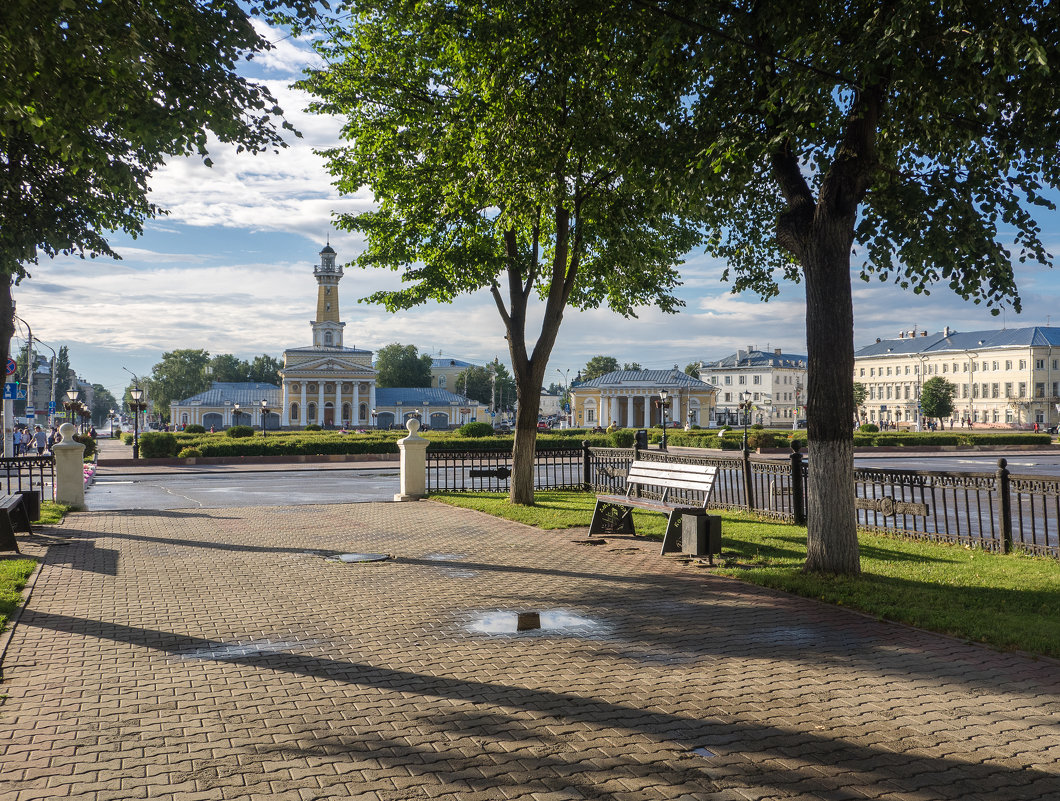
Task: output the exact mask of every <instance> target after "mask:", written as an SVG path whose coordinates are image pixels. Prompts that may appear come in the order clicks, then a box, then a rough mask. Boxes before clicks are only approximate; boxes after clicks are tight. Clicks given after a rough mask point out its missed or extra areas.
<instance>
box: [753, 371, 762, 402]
mask: <svg viewBox="0 0 1060 801" xmlns="http://www.w3.org/2000/svg"><path fill="white" fill-rule="evenodd" d="M756 377H757V376H756ZM761 399H762V397H761V393H759V392H756V393H755V394H754V396H753V397H752V398H751V400H761Z"/></svg>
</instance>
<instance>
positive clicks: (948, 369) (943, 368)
mask: <svg viewBox="0 0 1060 801" xmlns="http://www.w3.org/2000/svg"><path fill="white" fill-rule="evenodd" d="M949 371H950V366H949V365H948V364H946V362H943V363H942V372H944V373H948V372H949Z"/></svg>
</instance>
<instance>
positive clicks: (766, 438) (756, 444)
mask: <svg viewBox="0 0 1060 801" xmlns="http://www.w3.org/2000/svg"><path fill="white" fill-rule="evenodd" d="M747 444H748V445H749V446H750V447H751V448H774V447H776V444H777V442H776V437H775V436H774V435H773V432H772V431H752V432H751V433H750V434H748V435H747Z"/></svg>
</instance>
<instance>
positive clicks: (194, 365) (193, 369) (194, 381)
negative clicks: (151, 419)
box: [147, 349, 210, 418]
mask: <svg viewBox="0 0 1060 801" xmlns="http://www.w3.org/2000/svg"><path fill="white" fill-rule="evenodd" d="M209 362H210V354H209V353H207V352H206V351H204V350H191V349H184V350H173V351H169V352H167V353H163V354H162V361H160V362H158V364H156V365H155V366H154V367H152V368H151V377H150V378H149V379H148V380H147V391H148V394H149V396H150V398H151V400H152V401H153V402H154V406H155V409H157V410H160V411H162V412H163V415H164V416H165V417H167V418H168V411H169V405H170V404H171V403H172V402H173V401H178V400H184V399H185V398H189V397H191V396H192V395H197V394H198V393H200V392H204V391H205V390H207V389H209V388H210V376H209V375H208V374H207V371H206V366H207V365H208V364H209Z"/></svg>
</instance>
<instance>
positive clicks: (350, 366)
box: [283, 356, 375, 378]
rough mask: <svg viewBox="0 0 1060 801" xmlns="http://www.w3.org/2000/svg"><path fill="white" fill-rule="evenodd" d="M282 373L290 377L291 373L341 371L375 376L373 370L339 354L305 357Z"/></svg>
mask: <svg viewBox="0 0 1060 801" xmlns="http://www.w3.org/2000/svg"><path fill="white" fill-rule="evenodd" d="M283 373H284V375H285V376H287V377H290V374H291V373H329V374H330V373H342V374H343V375H349V376H363V377H365V378H370V377H373V376H375V370H373V369H372V368H370V367H365V366H364V365H363V364H360V363H358V362H355V361H354V360H353V359H343V358H342V357H340V356H329V357H326V358H323V359H321V358H316V359H307V360H306V361H304V362H301V363H299V364H293V365H290V366H288V367H287V368H286V369H285V370H284V371H283Z"/></svg>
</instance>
